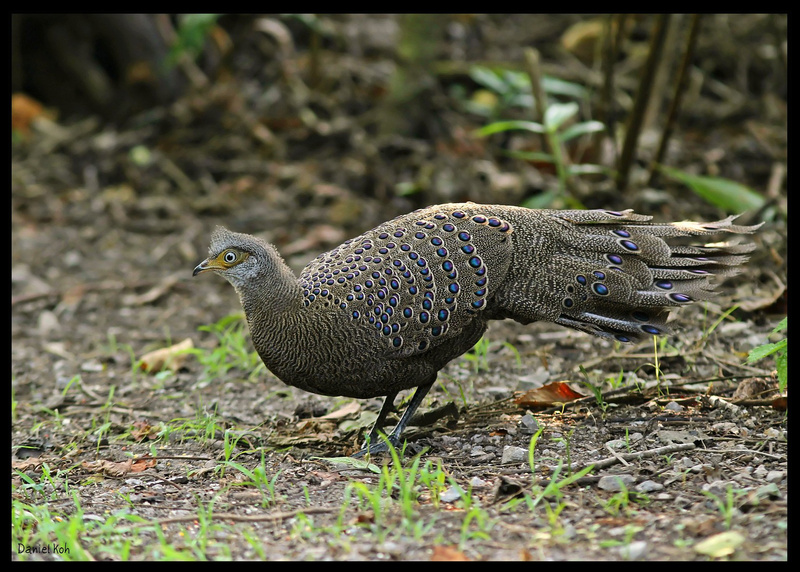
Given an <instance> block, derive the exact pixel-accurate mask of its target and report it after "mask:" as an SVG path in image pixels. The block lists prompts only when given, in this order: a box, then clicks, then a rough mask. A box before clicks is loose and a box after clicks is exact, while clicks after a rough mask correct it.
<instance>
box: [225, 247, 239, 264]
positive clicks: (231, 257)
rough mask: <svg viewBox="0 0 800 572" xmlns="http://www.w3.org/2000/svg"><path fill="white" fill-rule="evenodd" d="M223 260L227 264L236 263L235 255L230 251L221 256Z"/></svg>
mask: <svg viewBox="0 0 800 572" xmlns="http://www.w3.org/2000/svg"><path fill="white" fill-rule="evenodd" d="M223 260H225V262H227V263H228V264H233V263H234V262H236V253H235V252H233V251H232V250H229V251H228V252H226V253H225V255H224V256H223Z"/></svg>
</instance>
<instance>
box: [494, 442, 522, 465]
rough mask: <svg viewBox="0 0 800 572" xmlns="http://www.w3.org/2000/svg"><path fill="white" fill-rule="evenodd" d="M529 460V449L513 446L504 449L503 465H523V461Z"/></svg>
mask: <svg viewBox="0 0 800 572" xmlns="http://www.w3.org/2000/svg"><path fill="white" fill-rule="evenodd" d="M527 460H528V450H527V449H523V448H522V447H514V446H512V445H506V446H505V447H503V458H502V460H501V461H500V462H501V463H503V464H506V463H522V462H523V461H527Z"/></svg>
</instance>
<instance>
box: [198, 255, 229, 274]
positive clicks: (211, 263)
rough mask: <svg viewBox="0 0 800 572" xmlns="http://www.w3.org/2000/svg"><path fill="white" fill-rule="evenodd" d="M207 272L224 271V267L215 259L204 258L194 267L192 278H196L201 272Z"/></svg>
mask: <svg viewBox="0 0 800 572" xmlns="http://www.w3.org/2000/svg"><path fill="white" fill-rule="evenodd" d="M208 270H225V267H224V266H223V265H222V264H220V263H219V261H218V260H217V259H216V258H206V259H205V260H203V262H201V263H200V264H198V265H197V266H195V267H194V272H192V276H197V275H198V274H200V273H201V272H206V271H208Z"/></svg>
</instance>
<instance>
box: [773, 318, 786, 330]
mask: <svg viewBox="0 0 800 572" xmlns="http://www.w3.org/2000/svg"><path fill="white" fill-rule="evenodd" d="M788 319H789V317H788V316H787V317H785V318H784V319H783V320H781V321H780V322H778V325H777V326H775V328H774V329H773V330H772V333H773V334H777V333H778V332H782V331H783V330H785V329H786V322H787V320H788Z"/></svg>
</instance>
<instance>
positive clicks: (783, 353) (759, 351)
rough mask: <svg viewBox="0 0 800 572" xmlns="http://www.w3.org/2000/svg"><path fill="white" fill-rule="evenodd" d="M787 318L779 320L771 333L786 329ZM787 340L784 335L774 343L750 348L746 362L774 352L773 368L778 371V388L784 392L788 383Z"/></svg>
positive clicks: (752, 361) (751, 361)
mask: <svg viewBox="0 0 800 572" xmlns="http://www.w3.org/2000/svg"><path fill="white" fill-rule="evenodd" d="M787 321H788V318H784V319H783V320H781V321H780V322H779V323H778V325H777V326H775V328H774V329H773V330H772V334H778V333H780V332H783V331H786V328H787ZM788 347H789V346H788V340H787V338H786V336H785V335H784V337H783V338H781V339H780V340H778V341H777V342H775V343H768V344H763V345H760V346H758V347H755V348H753V349H752V350H750V354H749V355H748V356H747V362H746V363H754V362H757V361H759V360H762V359H764V358H765V357H767V356H770V355H772V354H776V356H775V370H776V371H777V373H778V389H779V390H780V392H781V393H785V392H786V387H787V385H788V382H789V379H788V357H787V356H788V351H789V350H788Z"/></svg>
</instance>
